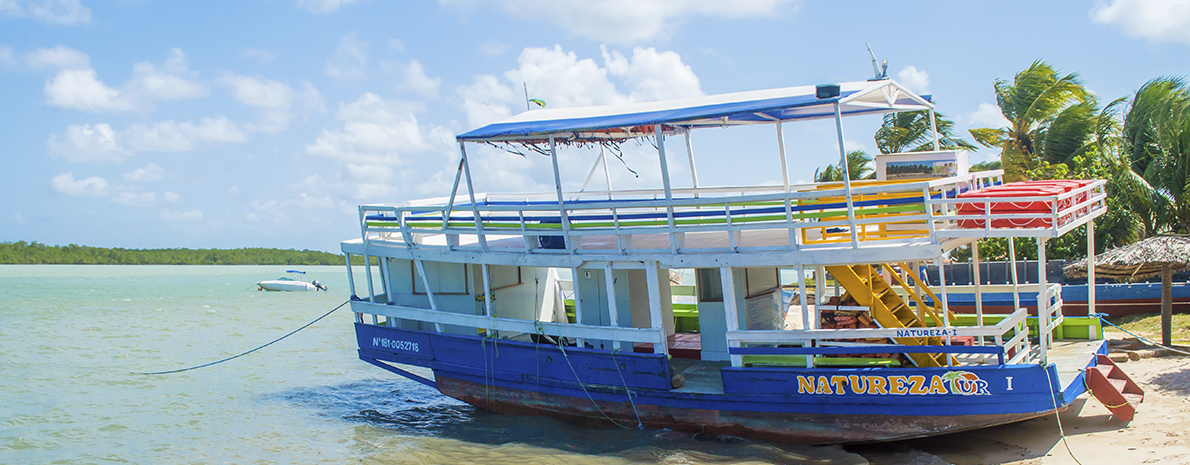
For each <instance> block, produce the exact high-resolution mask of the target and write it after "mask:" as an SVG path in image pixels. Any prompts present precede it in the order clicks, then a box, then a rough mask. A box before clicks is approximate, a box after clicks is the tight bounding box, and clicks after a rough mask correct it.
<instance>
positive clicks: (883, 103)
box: [456, 79, 933, 144]
mask: <svg viewBox="0 0 1190 465" xmlns="http://www.w3.org/2000/svg"><path fill="white" fill-rule="evenodd" d="M837 85H838V86H839V93H838V95H837V96H831V97H826V98H818V96H817V87H819V86H812V85H811V86H799V87H786V88H783V89H768V90H755V91H747V92H735V93H730V94H719V95H707V96H703V97H693V98H686V99H678V100H665V101H657V102H644V103H629V104H623V105H602V106H590V107H576V108H551V109H540V110H532V111H527V112H524V113H521V114H519V115H516V116H513V117H511V118H508V119H505V120H503V121H497V122H495V123H492V124H489V125H487V126H484V127H481V128H478V129H475V130H472V131H469V132H467V133H464V134H460V135H459V136H458V137H456V139H457V140H459V141H460V142H479V143H484V142H520V143H528V144H532V143H537V142H544V141H547V140H548V139H549V136H550V135H554V136H555V139H556V140H559V141H564V142H569V143H584V142H605V141H616V140H624V139H632V138H637V137H642V136H649V135H652V133H653V130H654V125H656V124H661V125H662V128H663V129H662V132H665V133H679V132H685V131H688V130H690V129H693V128H700V127H724V126H732V125H741V124H760V123H765V124H771V123H774V122H776V121H790V120H802V119H816V118H831V117H834V115H835V105H836V104H838V106H839V113H840V114H841V115H842V116H852V115H861V114H873V113H888V112H896V111H912V110H930V109H933V104H932V103H931V97H930V96H929V95H917V94H915V93H913V92H910V91H909V90H908V89H906V88H905V87H904V86H902V85H901V84H898V83H897V82H896V81H893V80H891V79H885V80H880V81H860V82H845V83H840V84H837Z"/></svg>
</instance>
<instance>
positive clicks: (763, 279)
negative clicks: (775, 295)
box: [744, 267, 781, 297]
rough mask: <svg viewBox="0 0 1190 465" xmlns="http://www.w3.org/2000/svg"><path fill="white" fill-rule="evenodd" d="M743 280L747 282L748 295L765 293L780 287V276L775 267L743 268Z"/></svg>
mask: <svg viewBox="0 0 1190 465" xmlns="http://www.w3.org/2000/svg"><path fill="white" fill-rule="evenodd" d="M744 280H745V281H747V283H748V297H752V296H757V295H761V294H767V293H768V292H770V291H772V290H773V289H776V288H778V287H781V276H780V272H779V271H778V269H777V268H767V267H762V268H745V269H744Z"/></svg>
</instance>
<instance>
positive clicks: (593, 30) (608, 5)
mask: <svg viewBox="0 0 1190 465" xmlns="http://www.w3.org/2000/svg"><path fill="white" fill-rule="evenodd" d="M439 2H441V3H454V4H458V5H460V6H461V7H464V8H470V7H472V5H473V4H472V2H471V1H469V0H439ZM799 5H800V2H799V1H797V0H736V1H731V2H725V1H721V0H685V1H681V2H675V1H671V0H504V1H503V6H504V10H505V11H506V12H507V13H508V14H509V15H510V16H515V17H518V18H528V19H537V20H541V21H546V22H551V23H554V24H556V25H558V26H561V27H562V28H563V29H565V30H566V31H568V32H573V33H576V34H578V35H581V36H585V37H588V38H592V39H595V40H599V41H603V42H613V43H621V44H631V43H638V42H642V41H648V40H653V39H657V38H662V39H664V38H667V37H669V36H670V35H671V34H672V33H673V31H674V29H675V28H676V27H677V25H678V24H680V23H681V22H682V21H684V20H685V19H686V18H689V17H691V16H708V17H712V18H723V19H735V18H747V17H764V16H774V15H777V14H779V13H781V12H782V10H796V9H797V8H798V6H799Z"/></svg>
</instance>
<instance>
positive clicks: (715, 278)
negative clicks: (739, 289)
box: [694, 268, 723, 302]
mask: <svg viewBox="0 0 1190 465" xmlns="http://www.w3.org/2000/svg"><path fill="white" fill-rule="evenodd" d="M694 282H695V283H696V284H697V285H698V301H699V302H722V301H723V281H722V280H720V278H719V269H718V268H699V269H697V270H695V272H694Z"/></svg>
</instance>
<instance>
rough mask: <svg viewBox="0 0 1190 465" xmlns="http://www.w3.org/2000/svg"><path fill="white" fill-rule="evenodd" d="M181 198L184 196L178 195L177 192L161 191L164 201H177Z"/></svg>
mask: <svg viewBox="0 0 1190 465" xmlns="http://www.w3.org/2000/svg"><path fill="white" fill-rule="evenodd" d="M181 198H182V196H180V195H178V194H177V193H176V192H170V191H165V192H162V193H161V201H162V202H169V203H176V202H177V201H178V200H180V199H181Z"/></svg>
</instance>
